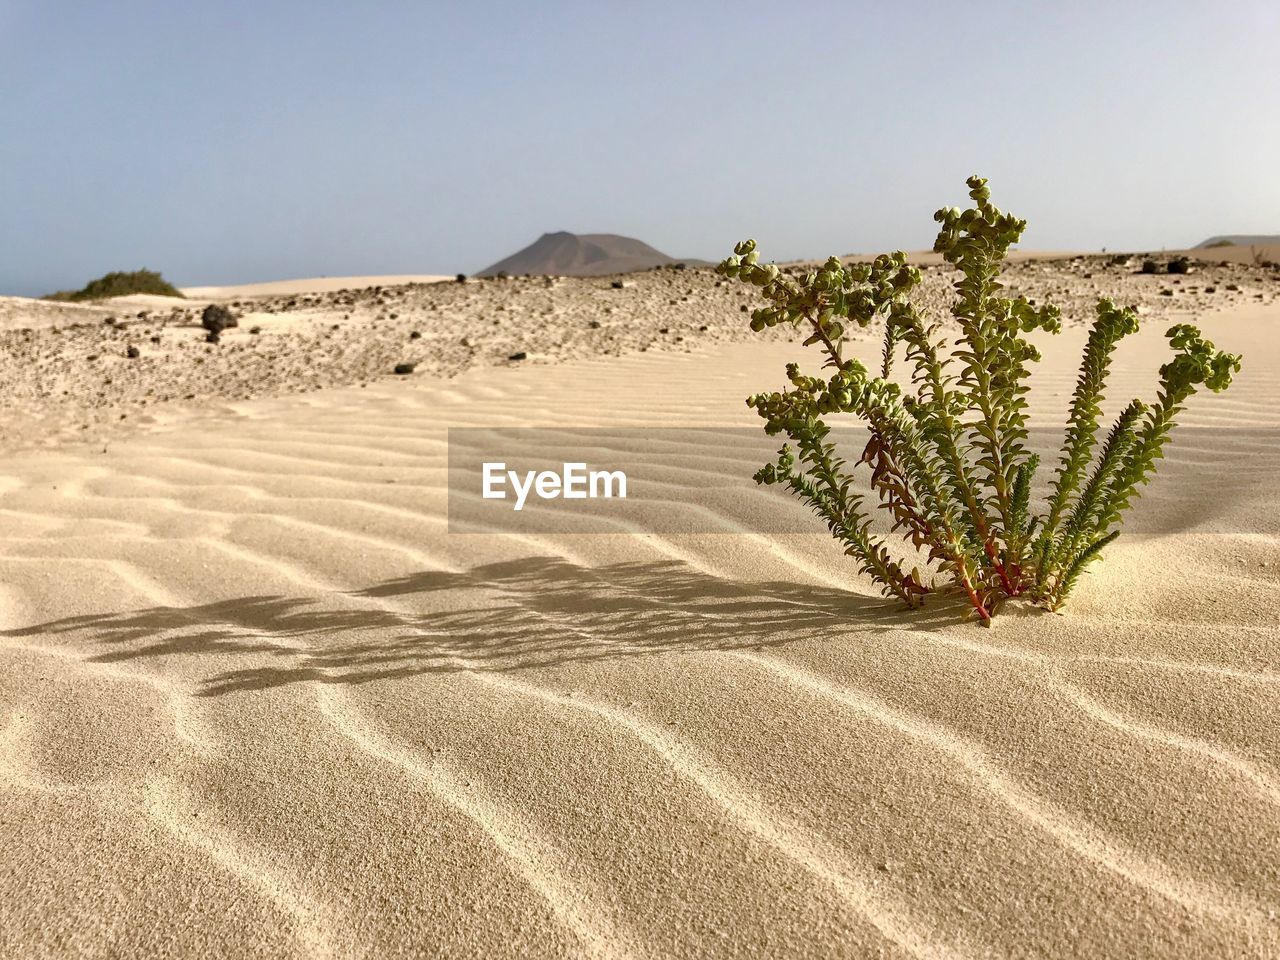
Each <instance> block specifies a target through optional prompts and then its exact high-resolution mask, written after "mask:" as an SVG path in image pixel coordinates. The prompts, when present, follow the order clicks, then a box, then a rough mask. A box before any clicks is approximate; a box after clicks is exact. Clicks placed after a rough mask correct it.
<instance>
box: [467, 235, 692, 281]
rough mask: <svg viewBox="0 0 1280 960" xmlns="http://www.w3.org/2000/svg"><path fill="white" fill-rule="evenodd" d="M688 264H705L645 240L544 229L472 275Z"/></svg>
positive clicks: (586, 272)
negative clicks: (670, 253)
mask: <svg viewBox="0 0 1280 960" xmlns="http://www.w3.org/2000/svg"><path fill="white" fill-rule="evenodd" d="M677 262H679V263H684V264H687V265H689V266H691V267H702V266H707V265H708V263H707V261H705V260H680V261H677V260H676V259H675V258H674V257H669V256H667V255H666V254H665V253H663V252H662V251H660V250H655V249H653V247H651V246H649V245H648V244H647V243H642V242H641V241H639V240H633V239H632V238H631V237H619V236H618V235H616V234H613V233H584V234H581V235H579V234H574V233H566V232H564V231H561V232H560V233H544V234H543V235H542V236H540V237H539V238H538V239H537V240H535V241H534V242H533V243H531V244H529V246H527V247H525V248H524V249H523V250H521V251H519V252H518V253H513V254H512V255H511V256H509V257H507V258H506V259H505V260H499V261H498V262H497V263H495V264H493V265H492V266H489V267H486V268H485V269H483V270H481V271H480V272H479V273H478V274H476V276H479V277H493V276H497V275H498V274H499V273H505V274H507V276H511V277H518V276H521V275H523V274H526V273H528V274H533V275H535V276H555V277H599V276H603V275H605V274H609V273H631V272H632V271H635V270H649V269H651V268H653V267H660V266H665V265H666V264H668V263H677Z"/></svg>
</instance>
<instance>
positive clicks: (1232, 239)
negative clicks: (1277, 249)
mask: <svg viewBox="0 0 1280 960" xmlns="http://www.w3.org/2000/svg"><path fill="white" fill-rule="evenodd" d="M1276 244H1280V233H1256V234H1232V233H1228V234H1223V235H1222V236H1220V237H1210V238H1209V239H1208V240H1202V241H1200V242H1199V243H1197V244H1196V245H1195V247H1194V249H1196V250H1203V249H1204V248H1205V247H1217V246H1225V245H1231V246H1238V247H1244V246H1250V245H1253V246H1259V247H1269V246H1273V245H1276Z"/></svg>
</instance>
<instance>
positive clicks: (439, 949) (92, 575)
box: [0, 308, 1280, 958]
mask: <svg viewBox="0 0 1280 960" xmlns="http://www.w3.org/2000/svg"><path fill="white" fill-rule="evenodd" d="M1277 322H1280V315H1278V314H1277V312H1276V310H1275V309H1274V308H1269V309H1268V310H1267V311H1266V312H1264V311H1263V310H1262V309H1259V310H1258V311H1256V312H1255V313H1254V314H1252V315H1246V314H1243V313H1240V314H1236V315H1234V316H1227V317H1224V318H1220V319H1218V320H1215V321H1210V322H1209V323H1208V324H1207V327H1208V332H1209V333H1210V335H1212V336H1214V337H1216V338H1218V339H1219V340H1220V341H1221V342H1222V343H1223V344H1225V345H1230V346H1232V347H1233V348H1237V349H1241V350H1243V351H1244V352H1245V353H1246V367H1245V371H1244V373H1243V374H1242V375H1241V377H1240V380H1239V382H1238V384H1237V386H1236V387H1234V388H1233V389H1232V391H1231V392H1230V393H1228V394H1226V395H1224V396H1200V397H1197V398H1196V400H1195V403H1194V405H1193V407H1192V410H1191V412H1190V413H1188V414H1187V415H1186V416H1185V418H1184V423H1185V425H1187V426H1188V427H1189V428H1191V429H1189V430H1188V433H1187V434H1185V435H1184V436H1183V437H1182V438H1181V442H1175V444H1174V445H1173V447H1172V448H1171V451H1170V459H1169V461H1168V462H1167V463H1166V465H1165V468H1164V472H1163V474H1162V475H1161V477H1160V478H1159V479H1158V481H1157V483H1156V485H1155V486H1153V487H1152V488H1150V489H1149V491H1148V493H1147V495H1146V496H1145V497H1144V498H1143V499H1142V501H1141V503H1140V504H1139V508H1138V515H1137V520H1136V522H1135V523H1134V524H1133V526H1134V529H1135V531H1137V532H1135V533H1133V534H1132V535H1130V536H1127V537H1125V538H1123V539H1122V540H1121V541H1120V543H1118V544H1117V545H1115V546H1113V547H1112V549H1111V550H1110V552H1109V554H1108V556H1107V559H1106V561H1105V563H1104V564H1103V565H1102V566H1101V567H1099V568H1097V569H1096V572H1095V573H1094V574H1093V575H1091V576H1088V577H1086V579H1085V581H1084V582H1083V584H1082V586H1081V587H1080V588H1079V589H1078V591H1077V595H1076V596H1075V598H1074V599H1073V603H1072V604H1071V605H1070V606H1069V607H1068V609H1067V611H1066V613H1065V615H1063V616H1053V615H1047V614H1037V613H1032V612H1027V613H1020V612H1018V611H1016V610H1015V611H1011V612H1008V613H1006V614H1004V615H1003V616H1002V618H1001V619H1000V621H999V622H998V624H997V626H996V628H994V629H993V630H990V631H985V630H982V629H980V628H978V627H976V626H973V625H969V624H963V623H958V622H956V620H955V611H954V610H947V609H939V608H937V607H935V608H933V609H931V610H927V611H926V612H925V613H924V614H923V615H919V616H907V615H904V614H902V613H901V612H899V611H898V610H896V608H894V607H893V606H891V605H886V604H885V603H883V602H881V601H880V600H878V599H877V598H876V597H875V596H874V594H873V591H872V590H871V589H870V588H869V586H868V584H867V583H866V582H865V581H864V580H861V579H859V578H857V577H854V576H853V574H852V570H851V567H850V564H849V563H848V561H847V560H846V559H844V558H842V557H841V556H840V555H839V553H838V551H837V550H836V549H835V546H834V544H833V542H832V541H830V540H829V539H828V538H826V537H825V535H820V534H818V535H814V536H801V537H790V538H786V539H785V540H784V541H781V542H773V541H771V540H769V539H766V538H763V537H759V536H752V535H749V534H745V533H739V534H736V535H722V536H712V535H706V536H698V537H681V538H673V537H662V536H652V535H646V536H632V535H618V536H579V537H563V538H560V539H558V540H557V539H552V538H529V539H523V540H520V539H513V538H509V537H502V536H459V535H454V536H449V535H447V533H446V530H445V526H444V520H443V517H444V510H445V494H444V490H443V486H442V483H443V476H444V466H445V447H444V443H443V441H444V427H445V426H447V425H467V424H470V425H493V424H499V425H518V424H530V423H536V424H556V425H562V424H564V423H580V424H581V423H631V424H638V425H654V426H666V425H671V424H704V423H742V424H748V425H749V424H752V423H753V422H754V421H753V420H752V419H751V415H750V413H749V411H747V410H746V409H745V408H744V407H743V406H742V400H741V398H742V397H743V396H744V395H745V394H746V393H748V392H750V391H752V390H754V389H756V388H758V387H761V386H768V385H771V384H779V383H780V380H781V366H782V363H783V361H784V359H785V358H786V357H787V356H791V355H795V354H796V353H797V351H796V350H795V349H794V348H788V347H785V346H780V345H778V344H773V345H769V344H765V345H755V346H730V345H717V346H713V347H708V348H705V349H702V350H700V351H698V352H696V353H693V354H691V355H681V356H675V355H670V354H666V355H663V354H657V353H653V352H651V353H648V354H643V355H632V356H630V357H625V358H621V359H619V358H611V359H606V360H595V361H585V360H584V361H573V362H569V363H565V364H563V365H559V366H546V367H538V368H519V369H507V370H494V369H483V370H479V369H478V370H472V371H470V372H468V373H466V374H464V375H463V376H461V377H460V378H458V379H456V380H454V381H451V382H447V383H441V382H431V381H419V382H417V383H410V382H404V381H396V382H383V383H379V384H374V385H371V386H370V387H369V388H368V389H367V390H359V389H345V390H326V391H321V392H318V393H314V394H310V395H306V396H300V397H294V398H285V399H278V400H269V401H246V402H241V403H236V404H233V405H232V408H231V409H232V411H233V413H231V414H225V413H224V414H222V415H221V416H220V418H212V417H211V418H209V419H208V420H205V421H189V422H187V423H186V425H185V426H183V425H181V424H178V425H175V426H174V427H173V428H172V429H170V430H169V431H168V432H152V433H149V434H144V435H141V436H139V437H135V438H133V439H131V440H128V441H126V442H120V443H117V444H113V445H112V446H111V448H110V452H109V453H107V454H105V455H104V454H98V455H86V456H78V455H75V456H73V455H69V454H55V453H40V454H31V455H28V456H25V457H22V458H16V459H10V460H9V461H7V462H6V463H5V465H4V468H3V475H2V476H0V490H2V491H3V494H2V497H0V510H2V512H0V516H2V517H3V526H2V527H0V530H2V531H3V550H4V553H3V556H2V557H0V569H2V570H3V581H2V582H3V605H2V607H0V612H2V615H3V618H4V627H5V632H4V633H3V636H2V637H0V644H3V646H4V655H5V661H6V665H5V669H4V670H3V671H0V956H4V957H24V958H31V957H43V956H71V955H74V956H98V957H106V956H129V957H145V956H158V955H165V956H201V957H205V956H236V957H240V956H295V957H347V956H361V957H378V958H384V957H397V956H433V957H434V956H471V957H516V956H520V957H539V956H565V955H567V956H591V957H636V958H657V957H677V956H678V957H698V956H717V957H719V956H735V955H737V956H753V957H757V956H759V957H770V956H773V957H797V956H798V957H805V956H811V957H817V956H824V957H825V956H843V957H850V956H893V957H899V956H917V957H935V956H936V957H986V956H1056V957H1062V956H1086V957H1143V956H1151V957H1172V956H1178V957H1211V956H1212V957H1225V956H1232V957H1235V956H1252V957H1266V956H1276V955H1277V951H1280V920H1277V910H1278V909H1280V867H1278V864H1280V646H1278V641H1280V626H1278V625H1277V624H1278V620H1280V618H1278V617H1277V613H1280V604H1278V603H1277V600H1276V596H1277V593H1276V590H1277V580H1278V579H1280V549H1278V548H1277V537H1278V536H1280V503H1278V500H1280V493H1278V492H1277V489H1276V487H1275V478H1276V476H1277V473H1278V471H1280V447H1278V446H1277V444H1276V438H1277V429H1278V428H1280V386H1277V378H1276V372H1277V370H1280V348H1278V347H1277V344H1278V343H1280V340H1278V339H1277V336H1276V330H1277V327H1276V324H1277ZM1061 342H1062V346H1061V348H1060V349H1056V350H1055V351H1054V353H1053V354H1052V355H1051V356H1050V358H1049V360H1048V361H1047V362H1046V365H1045V366H1046V367H1047V374H1046V377H1045V380H1046V381H1047V384H1048V387H1047V389H1046V390H1045V391H1044V392H1043V394H1042V395H1041V396H1040V398H1039V399H1040V400H1041V401H1043V403H1044V406H1045V407H1046V408H1047V407H1049V406H1051V405H1057V406H1065V402H1066V398H1067V396H1068V394H1069V390H1070V387H1071V384H1072V382H1073V379H1074V366H1075V363H1076V362H1077V359H1078V356H1079V354H1078V352H1077V350H1078V347H1079V345H1080V343H1081V342H1082V334H1081V332H1080V331H1074V332H1071V333H1069V334H1067V335H1064V337H1063V338H1062V341H1061ZM1161 343H1162V341H1161V340H1160V338H1159V331H1158V330H1152V331H1150V335H1149V336H1148V335H1147V334H1144V335H1143V340H1142V342H1140V343H1134V344H1131V345H1130V349H1126V351H1125V352H1124V353H1123V355H1122V356H1121V357H1120V358H1119V360H1118V368H1119V369H1118V374H1117V376H1118V379H1119V380H1120V381H1121V383H1122V386H1121V388H1119V389H1117V390H1116V391H1115V395H1116V396H1120V395H1121V394H1123V395H1124V396H1128V395H1129V394H1130V393H1131V392H1132V391H1134V390H1138V389H1140V392H1141V393H1142V394H1143V395H1149V394H1150V385H1151V380H1150V376H1151V374H1152V372H1153V370H1154V367H1155V366H1156V365H1157V364H1158V363H1159V359H1158V353H1157V352H1156V351H1154V350H1153V349H1152V348H1153V347H1159V346H1160V344H1161ZM862 347H863V350H864V351H865V353H866V354H867V355H868V356H872V355H874V352H875V345H874V344H873V343H872V342H870V341H867V342H866V343H864V344H863V345H862ZM602 397H605V398H607V399H605V400H602V399H601V398H602ZM705 453H706V456H707V466H706V469H709V470H712V471H722V472H725V473H733V474H734V475H738V474H739V472H744V471H748V470H750V469H751V468H752V464H748V463H745V462H742V461H741V458H740V457H737V456H736V451H735V449H734V448H733V445H732V440H731V439H728V438H727V439H726V441H725V444H724V445H723V446H722V448H720V449H715V448H712V447H708V448H707V449H706V451H705ZM1227 458H1229V459H1227ZM692 476H695V477H696V476H698V474H693V475H692ZM701 476H703V477H704V478H705V477H706V476H707V475H706V474H702V475H701ZM761 495H762V496H763V495H764V494H763V493H762V494H761ZM725 526H726V528H728V527H729V526H730V525H729V524H727V523H726V525H725ZM1143 531H1145V532H1143Z"/></svg>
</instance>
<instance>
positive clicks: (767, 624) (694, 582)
mask: <svg viewBox="0 0 1280 960" xmlns="http://www.w3.org/2000/svg"><path fill="white" fill-rule="evenodd" d="M446 594H448V595H449V596H448V597H445V598H444V599H448V600H452V601H453V602H454V604H455V605H454V607H453V608H450V609H445V610H440V611H430V612H414V611H412V610H408V609H404V608H408V607H410V606H412V605H413V604H414V603H418V604H427V603H429V602H430V601H431V599H432V597H431V595H446ZM481 598H483V602H476V601H477V600H480V599H481ZM331 600H336V601H337V602H339V603H342V604H343V606H342V607H341V608H339V609H330V608H325V607H324V606H322V604H324V603H326V602H331ZM459 600H462V601H464V603H465V605H464V606H457V603H458V601H459ZM389 607H393V608H397V609H388V608H389ZM962 616H963V607H962V606H961V605H960V604H959V603H958V602H953V601H951V600H949V599H943V598H934V601H933V602H932V603H930V604H928V605H927V606H926V607H925V608H924V609H923V610H916V611H907V610H904V609H903V608H902V606H901V605H900V604H899V603H897V602H896V601H888V600H883V599H879V598H875V597H866V596H862V595H859V594H855V593H846V592H843V591H839V590H834V589H830V588H824V587H816V586H810V585H806V584H798V583H787V582H780V581H768V582H755V583H744V582H737V581H732V580H726V579H722V578H719V577H716V576H714V575H711V574H708V573H705V572H702V571H700V570H697V569H695V568H693V567H691V566H689V565H687V564H685V563H682V562H678V561H658V562H637V563H618V564H612V565H608V566H602V567H588V566H580V565H577V564H574V563H571V562H569V561H567V560H564V559H563V558H559V557H529V558H526V559H521V560H515V561H510V562H503V563H493V564H488V565H484V566H480V567H476V568H474V569H472V570H470V571H467V572H462V573H455V572H448V571H431V572H423V573H418V574H414V575H412V576H407V577H403V578H400V579H397V580H390V581H387V582H385V583H380V584H377V585H375V586H372V587H368V588H366V589H364V590H360V591H355V592H352V593H345V594H337V595H335V597H333V598H324V597H311V598H308V597H300V598H287V597H279V596H258V597H245V598H241V599H236V600H226V601H220V602H217V603H209V604H201V605H196V606H191V607H152V608H148V609H143V610H136V611H130V612H124V613H113V614H103V615H92V616H80V617H70V618H66V619H63V620H57V621H53V622H50V623H45V624H40V625H36V626H31V627H25V628H22V629H18V630H10V631H7V632H6V633H5V634H4V636H9V637H42V638H49V637H53V636H59V635H68V636H70V637H71V638H72V639H71V642H72V644H74V646H75V647H77V648H78V649H80V650H83V651H85V652H87V653H88V654H89V656H88V660H90V661H91V662H111V663H120V662H125V661H137V660H142V659H150V658H171V657H185V658H193V657H198V656H203V657H209V658H211V659H210V660H209V663H210V665H211V666H212V667H214V668H216V669H217V670H218V671H219V672H216V673H214V674H211V675H210V676H207V677H204V678H202V679H200V680H199V681H198V690H197V695H199V696H218V695H221V694H228V693H235V692H243V691H252V690H264V689H268V688H272V687H280V686H285V685H287V684H292V683H299V682H307V681H314V682H319V683H342V684H358V683H367V682H370V681H375V680H384V679H394V678H403V677H412V676H417V675H420V674H428V673H457V672H461V671H513V670H524V669H531V668H539V667H553V666H556V665H559V664H566V663H574V662H586V661H597V660H608V659H615V658H623V657H637V656H645V655H653V654H669V653H689V652H698V651H716V650H741V649H759V648H763V647H769V646H778V645H781V644H786V643H791V642H794V641H796V640H802V639H811V638H820V637H835V636H839V635H842V634H843V635H847V634H850V633H864V632H867V631H887V630H895V629H914V630H920V629H936V628H939V627H942V626H949V625H954V624H956V623H957V622H959V621H960V619H961V617H962ZM103 648H106V649H103ZM228 657H245V658H247V659H248V660H250V661H251V662H252V665H251V666H245V667H243V668H238V669H233V670H227V669H225V668H226V666H227V658H228ZM264 658H266V659H267V661H268V662H266V663H265V664H264V663H263V662H262V661H263V659H264Z"/></svg>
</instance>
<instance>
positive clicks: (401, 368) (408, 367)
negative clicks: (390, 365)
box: [395, 363, 418, 377]
mask: <svg viewBox="0 0 1280 960" xmlns="http://www.w3.org/2000/svg"><path fill="white" fill-rule="evenodd" d="M417 367H418V365H417V364H416V363H397V364H396V369H395V372H396V373H397V374H398V375H399V376H402V377H404V376H408V375H409V374H411V373H413V371H414V370H416V369H417Z"/></svg>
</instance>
